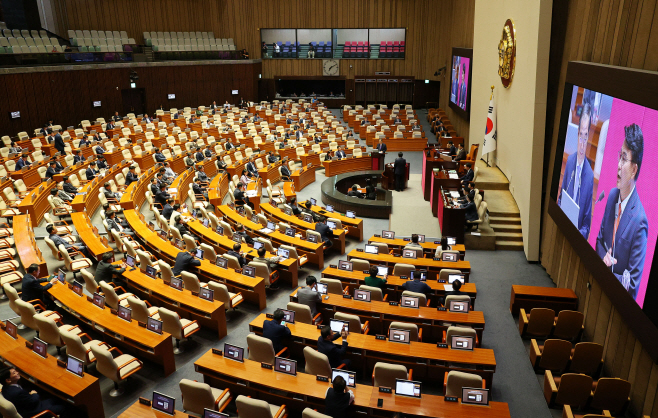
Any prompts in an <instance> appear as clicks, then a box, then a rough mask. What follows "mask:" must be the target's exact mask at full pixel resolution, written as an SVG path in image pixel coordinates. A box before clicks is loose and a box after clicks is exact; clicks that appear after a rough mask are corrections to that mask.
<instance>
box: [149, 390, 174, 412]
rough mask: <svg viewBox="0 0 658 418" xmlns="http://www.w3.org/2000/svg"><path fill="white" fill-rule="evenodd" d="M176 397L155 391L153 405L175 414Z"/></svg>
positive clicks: (155, 407)
mask: <svg viewBox="0 0 658 418" xmlns="http://www.w3.org/2000/svg"><path fill="white" fill-rule="evenodd" d="M175 405H176V398H173V397H171V396H167V395H165V394H162V393H160V392H155V391H154V392H153V402H152V403H151V406H152V407H153V409H155V410H156V411H160V412H164V413H165V414H169V415H174V413H175V409H174V408H175Z"/></svg>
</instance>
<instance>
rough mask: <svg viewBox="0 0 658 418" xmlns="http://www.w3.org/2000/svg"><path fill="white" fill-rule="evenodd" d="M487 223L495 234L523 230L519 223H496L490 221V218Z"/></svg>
mask: <svg viewBox="0 0 658 418" xmlns="http://www.w3.org/2000/svg"><path fill="white" fill-rule="evenodd" d="M489 225H490V226H491V227H492V228H493V229H494V231H496V234H498V233H500V232H515V233H521V232H523V230H522V228H521V225H507V224H496V223H493V222H491V220H489Z"/></svg>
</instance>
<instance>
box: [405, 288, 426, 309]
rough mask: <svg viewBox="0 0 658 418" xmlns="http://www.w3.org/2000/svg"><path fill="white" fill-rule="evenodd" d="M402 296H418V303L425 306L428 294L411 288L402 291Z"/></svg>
mask: <svg viewBox="0 0 658 418" xmlns="http://www.w3.org/2000/svg"><path fill="white" fill-rule="evenodd" d="M402 296H409V297H412V298H418V304H419V305H420V306H425V305H426V304H427V296H426V295H425V294H424V293H417V292H411V291H409V290H405V291H404V292H402Z"/></svg>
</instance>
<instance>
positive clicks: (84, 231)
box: [71, 212, 114, 261]
mask: <svg viewBox="0 0 658 418" xmlns="http://www.w3.org/2000/svg"><path fill="white" fill-rule="evenodd" d="M71 221H72V222H73V226H75V230H76V231H77V232H78V235H79V236H80V240H81V241H82V242H83V243H84V244H85V245H86V246H87V249H88V250H89V252H90V253H91V254H92V255H93V256H94V258H95V259H96V261H100V260H101V258H102V256H103V254H105V253H112V254H114V250H113V249H112V248H111V247H110V244H109V242H108V239H107V237H101V236H100V235H99V234H98V228H96V227H95V226H94V225H92V223H91V219H89V216H88V215H87V212H75V213H72V214H71Z"/></svg>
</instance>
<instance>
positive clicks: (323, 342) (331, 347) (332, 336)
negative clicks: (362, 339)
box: [318, 325, 351, 370]
mask: <svg viewBox="0 0 658 418" xmlns="http://www.w3.org/2000/svg"><path fill="white" fill-rule="evenodd" d="M340 337H343V343H342V344H341V345H340V346H338V345H336V344H334V341H335V340H337V339H339V338H340ZM347 345H348V344H347V331H345V329H343V330H341V332H340V333H332V332H331V327H330V326H329V325H325V326H323V327H322V330H321V331H320V337H319V338H318V351H319V352H320V353H322V354H324V355H325V356H327V357H328V358H329V365H330V366H331V368H332V369H335V368H337V367H338V366H340V365H341V364H343V363H344V364H345V369H346V370H349V368H350V364H351V362H350V360H349V359H346V358H344V357H345V352H346V351H347Z"/></svg>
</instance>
